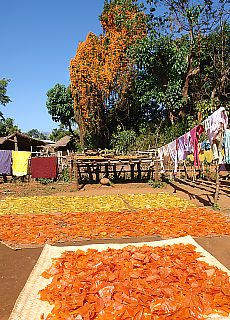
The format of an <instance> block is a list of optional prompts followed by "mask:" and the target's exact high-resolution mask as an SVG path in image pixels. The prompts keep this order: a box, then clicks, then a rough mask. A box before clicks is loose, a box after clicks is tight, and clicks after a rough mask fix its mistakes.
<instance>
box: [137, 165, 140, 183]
mask: <svg viewBox="0 0 230 320" xmlns="http://www.w3.org/2000/svg"><path fill="white" fill-rule="evenodd" d="M137 180H141V162H140V161H138V162H137Z"/></svg>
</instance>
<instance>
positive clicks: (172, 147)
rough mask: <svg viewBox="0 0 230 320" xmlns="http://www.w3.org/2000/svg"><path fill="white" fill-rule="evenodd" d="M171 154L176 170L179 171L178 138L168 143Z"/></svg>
mask: <svg viewBox="0 0 230 320" xmlns="http://www.w3.org/2000/svg"><path fill="white" fill-rule="evenodd" d="M168 150H169V155H170V158H171V159H172V161H173V162H174V165H175V166H174V172H177V164H178V157H177V146H176V140H173V141H172V142H170V143H169V144H168Z"/></svg>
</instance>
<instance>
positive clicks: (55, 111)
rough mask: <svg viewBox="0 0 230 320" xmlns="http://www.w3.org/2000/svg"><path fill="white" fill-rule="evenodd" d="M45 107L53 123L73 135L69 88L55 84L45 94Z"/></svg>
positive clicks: (71, 103) (73, 122) (72, 112)
mask: <svg viewBox="0 0 230 320" xmlns="http://www.w3.org/2000/svg"><path fill="white" fill-rule="evenodd" d="M46 107H47V109H48V112H49V114H50V115H51V117H52V119H53V121H55V122H59V123H60V124H61V126H62V127H64V128H66V129H68V131H69V132H70V133H71V134H72V135H74V134H75V133H74V129H73V128H72V126H73V125H74V124H75V120H74V109H73V99H72V94H71V91H70V88H69V87H67V88H66V87H65V85H62V84H59V83H58V84H56V85H55V86H54V87H53V88H52V89H50V90H49V91H48V92H47V101H46Z"/></svg>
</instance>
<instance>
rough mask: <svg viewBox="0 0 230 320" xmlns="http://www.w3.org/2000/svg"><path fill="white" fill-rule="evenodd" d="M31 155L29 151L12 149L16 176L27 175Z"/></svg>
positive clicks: (13, 167) (13, 169)
mask: <svg viewBox="0 0 230 320" xmlns="http://www.w3.org/2000/svg"><path fill="white" fill-rule="evenodd" d="M30 156H31V152H29V151H14V150H13V151H12V160H13V164H12V171H13V175H14V176H18V177H21V176H25V175H27V173H28V160H29V157H30Z"/></svg>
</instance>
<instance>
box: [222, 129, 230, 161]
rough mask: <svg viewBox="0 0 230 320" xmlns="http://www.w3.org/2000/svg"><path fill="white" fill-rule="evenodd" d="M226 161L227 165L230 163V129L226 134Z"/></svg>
mask: <svg viewBox="0 0 230 320" xmlns="http://www.w3.org/2000/svg"><path fill="white" fill-rule="evenodd" d="M223 142H224V160H225V163H230V129H226V130H225V132H224V140H223Z"/></svg>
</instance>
